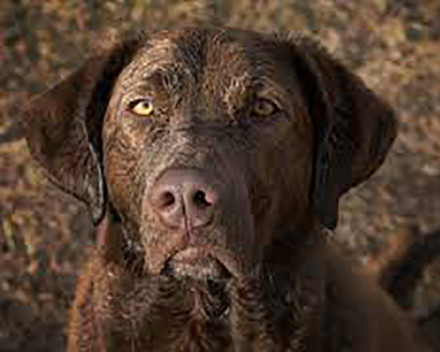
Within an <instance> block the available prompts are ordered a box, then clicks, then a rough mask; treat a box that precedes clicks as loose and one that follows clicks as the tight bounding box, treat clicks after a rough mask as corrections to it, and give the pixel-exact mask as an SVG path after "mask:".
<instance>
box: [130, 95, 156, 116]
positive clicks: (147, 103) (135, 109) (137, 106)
mask: <svg viewBox="0 0 440 352" xmlns="http://www.w3.org/2000/svg"><path fill="white" fill-rule="evenodd" d="M128 109H129V110H130V111H131V112H132V113H134V114H136V115H139V116H151V115H152V114H153V111H154V107H153V102H152V101H151V99H138V100H135V101H132V102H131V103H130V104H129V105H128Z"/></svg>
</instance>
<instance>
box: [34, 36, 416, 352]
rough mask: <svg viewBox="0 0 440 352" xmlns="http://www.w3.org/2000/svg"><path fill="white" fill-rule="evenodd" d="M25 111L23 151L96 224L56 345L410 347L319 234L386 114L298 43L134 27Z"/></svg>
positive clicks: (411, 336) (367, 167)
mask: <svg viewBox="0 0 440 352" xmlns="http://www.w3.org/2000/svg"><path fill="white" fill-rule="evenodd" d="M26 120H27V128H28V129H27V139H28V144H29V147H30V151H31V153H32V155H33V157H34V158H35V159H36V160H37V162H38V163H39V164H40V165H41V166H42V167H43V169H45V170H46V172H47V174H48V176H49V177H50V178H51V179H52V180H53V181H54V182H55V183H56V184H57V185H59V186H60V187H61V188H62V189H63V190H65V191H67V192H69V193H71V194H73V195H74V196H76V197H77V198H78V199H80V200H82V201H84V202H85V203H86V204H87V205H88V206H89V209H90V212H91V215H92V218H93V221H94V223H95V224H96V226H97V245H96V249H95V252H94V255H92V256H91V258H90V259H89V261H88V264H87V265H86V268H85V270H84V273H83V275H82V276H81V277H80V279H79V283H78V287H77V292H76V299H75V302H74V304H73V308H72V311H71V316H70V322H69V328H68V334H69V338H68V350H69V351H366V352H367V351H369V352H376V351H386V352H389V351H399V352H403V351H424V350H425V349H424V347H422V345H419V342H418V338H417V337H416V336H415V332H414V331H413V327H412V326H411V325H410V324H409V323H408V322H407V321H406V318H405V317H404V316H403V314H402V313H401V312H400V311H399V310H398V309H397V308H396V307H395V306H394V304H393V303H392V302H391V300H390V299H389V298H388V297H387V296H386V294H385V293H383V292H382V291H381V290H380V289H379V288H377V287H376V286H375V285H374V284H373V283H371V282H370V281H369V280H368V279H367V278H366V277H363V276H362V275H361V274H358V273H356V272H355V270H352V268H351V264H350V263H349V262H346V261H344V260H343V259H342V258H341V256H340V255H339V254H338V252H337V250H336V249H335V248H334V246H333V245H332V244H331V243H330V241H329V239H328V238H327V232H326V230H325V228H328V229H333V228H334V227H335V226H336V223H337V218H338V201H339V198H340V197H341V195H342V194H344V193H345V192H346V191H347V190H348V189H350V188H351V187H353V186H355V185H357V184H358V183H360V182H362V181H364V180H365V179H367V178H368V177H369V176H370V175H371V174H372V173H373V172H374V171H375V170H376V169H377V168H378V167H379V166H380V165H381V163H382V162H383V160H384V157H385V154H386V153H387V151H388V149H389V147H390V145H391V144H392V141H393V139H394V137H395V134H396V122H395V119H394V116H393V113H392V111H391V110H390V108H389V107H388V106H387V105H386V104H385V103H384V102H383V101H382V100H380V99H379V98H378V97H377V96H375V95H374V94H373V93H372V92H371V91H370V90H369V89H367V88H366V87H365V85H364V84H363V83H362V82H361V81H360V80H359V78H357V77H356V76H355V75H354V74H352V73H350V72H349V71H348V70H347V69H346V68H344V67H343V66H342V65H341V64H340V63H338V61H336V60H335V59H333V58H332V57H331V56H330V55H329V54H328V53H327V52H326V51H325V50H324V49H322V48H321V47H320V46H319V45H317V44H316V43H315V42H314V41H313V40H311V39H308V38H306V37H303V36H300V35H294V34H286V35H283V34H258V33H254V32H250V31H242V30H232V29H222V28H186V29H180V30H170V31H160V32H158V33H155V34H151V35H147V34H145V35H137V36H135V37H132V38H131V39H127V40H123V41H121V42H119V43H118V44H115V45H113V46H112V47H111V48H109V49H108V50H103V52H102V53H100V54H98V55H96V56H95V57H93V58H91V59H90V60H89V61H87V62H86V63H85V65H84V66H83V67H82V68H81V69H79V70H78V71H76V72H74V73H73V74H72V75H71V76H70V77H68V78H67V79H65V80H63V81H62V82H61V83H60V84H58V85H57V86H55V87H54V88H53V89H52V90H50V91H49V92H47V93H45V94H44V95H42V96H41V97H38V98H37V99H35V100H34V101H32V102H31V104H30V107H29V109H28V111H27V114H26Z"/></svg>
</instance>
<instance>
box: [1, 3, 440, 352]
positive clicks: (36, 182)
mask: <svg viewBox="0 0 440 352" xmlns="http://www.w3.org/2000/svg"><path fill="white" fill-rule="evenodd" d="M184 23H208V24H226V25H229V26H234V27H242V28H251V29H258V30H264V31H267V30H300V31H304V32H307V33H309V34H311V35H313V36H315V37H317V38H318V39H319V40H321V41H322V43H323V44H324V45H325V46H326V47H327V48H328V49H329V50H330V51H331V52H332V53H334V55H335V56H337V57H339V58H340V59H341V60H342V61H343V62H345V63H346V64H347V65H348V66H349V67H351V68H352V69H353V70H355V71H356V72H357V73H358V74H359V75H360V76H361V77H362V78H363V79H364V80H365V81H366V82H367V84H368V85H369V86H370V87H371V88H373V89H374V90H375V91H377V92H378V93H379V94H381V95H382V96H384V97H385V98H386V99H387V100H388V101H389V102H390V103H391V104H392V105H393V106H394V107H395V109H396V111H397V113H398V116H399V120H400V134H399V137H398V139H397V141H396V143H395V144H394V146H393V149H392V152H391V154H390V156H389V158H388V159H387V161H386V163H385V165H384V166H383V167H382V168H381V170H380V171H379V172H378V173H377V174H376V175H375V176H374V177H373V178H371V179H370V180H369V181H368V182H367V183H365V184H364V185H362V186H360V187H358V188H357V189H355V190H353V191H351V192H350V193H349V194H348V195H347V196H345V198H344V199H343V201H342V209H341V219H340V224H339V227H338V229H337V231H335V233H334V234H333V238H334V239H335V241H339V242H340V243H341V244H343V246H344V247H345V248H346V250H347V252H348V253H349V254H351V255H353V257H354V258H355V259H357V260H359V261H360V262H361V263H363V264H364V265H365V267H366V268H367V270H368V271H369V272H370V273H371V275H374V276H375V277H376V278H377V280H378V281H379V282H380V283H381V284H382V285H383V286H384V288H385V289H387V290H389V291H390V292H391V293H392V294H393V295H394V297H395V299H396V300H397V301H398V302H399V304H401V305H402V306H403V307H404V308H405V309H407V310H408V313H409V314H411V315H412V316H413V317H414V318H415V319H417V320H418V322H419V324H420V325H421V327H422V328H423V330H424V332H425V333H426V335H427V337H428V338H429V339H431V341H432V344H433V346H437V347H436V348H437V350H439V351H440V259H435V258H436V255H437V254H438V253H440V1H439V0H361V1H345V0H313V1H312V0H310V1H307V0H266V1H264V0H258V1H253V0H229V1H221V0H205V1H204V0H198V1H165V0H131V1H130V0H111V1H98V0H1V1H0V65H1V66H0V351H21V352H26V351H33V352H38V351H62V350H64V344H65V326H66V319H67V311H68V307H69V304H70V302H71V300H72V297H73V290H74V286H75V278H76V275H77V273H78V268H79V266H80V264H81V262H82V261H83V258H84V255H85V253H86V252H87V251H88V249H89V248H90V245H91V244H93V241H94V238H93V228H92V226H91V224H90V221H89V219H88V216H87V212H86V210H85V208H84V207H83V206H82V205H81V204H78V202H77V201H75V200H74V199H72V198H70V197H69V196H66V195H64V194H62V193H61V192H59V191H58V190H57V189H55V188H54V187H53V186H51V185H49V184H48V183H47V182H46V181H45V180H44V178H43V177H42V176H41V173H40V171H39V170H38V168H36V166H35V165H34V164H33V163H32V162H31V159H30V156H29V153H28V151H27V149H26V145H25V142H24V140H23V138H22V134H21V132H20V129H19V127H18V125H17V124H16V122H17V119H18V114H17V112H18V111H19V109H20V107H21V106H23V105H25V104H26V102H27V101H28V100H29V98H30V97H31V96H32V95H34V94H36V93H39V92H42V91H44V90H45V89H46V88H48V87H50V86H51V85H53V84H54V83H55V82H57V81H58V80H60V79H61V78H63V77H65V76H66V75H68V74H69V72H71V71H72V70H73V69H75V68H77V67H79V66H80V64H81V62H82V61H83V60H84V59H85V57H87V56H88V55H91V54H93V51H95V50H96V48H97V47H99V45H100V38H102V36H103V34H102V32H105V35H106V36H107V35H112V34H113V33H116V32H120V31H122V30H127V29H136V28H143V29H147V30H155V29H159V28H164V27H170V26H175V25H182V24H184ZM439 257H440V256H439V255H437V258H439Z"/></svg>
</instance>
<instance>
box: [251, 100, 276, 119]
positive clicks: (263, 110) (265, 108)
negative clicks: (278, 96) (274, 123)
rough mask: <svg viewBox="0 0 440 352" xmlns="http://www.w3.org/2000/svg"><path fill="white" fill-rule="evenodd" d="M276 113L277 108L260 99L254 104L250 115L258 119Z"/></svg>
mask: <svg viewBox="0 0 440 352" xmlns="http://www.w3.org/2000/svg"><path fill="white" fill-rule="evenodd" d="M277 111H278V107H277V106H276V105H275V104H274V103H273V102H271V101H270V100H268V99H264V98H260V99H257V101H256V102H255V103H254V106H253V107H252V113H253V114H254V115H256V116H259V117H266V116H270V115H273V114H274V113H275V112H277Z"/></svg>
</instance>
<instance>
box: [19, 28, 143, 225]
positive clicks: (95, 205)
mask: <svg viewBox="0 0 440 352" xmlns="http://www.w3.org/2000/svg"><path fill="white" fill-rule="evenodd" d="M142 38H143V37H142V34H139V35H132V36H129V37H127V38H124V39H122V40H118V41H117V42H114V43H111V46H109V47H108V48H106V49H103V50H101V51H100V52H99V53H96V54H95V55H94V56H93V57H92V58H91V59H89V60H88V61H86V63H85V64H84V65H83V66H82V67H80V68H79V69H78V70H76V71H75V72H73V73H72V74H71V75H70V76H68V77H67V78H65V79H64V80H62V81H61V82H60V83H58V84H57V85H56V86H55V87H53V88H51V89H50V90H48V91H47V92H45V93H43V94H42V95H40V96H37V97H36V98H34V99H33V100H31V102H30V103H29V104H28V106H27V107H26V110H25V111H23V115H24V116H23V125H24V129H25V133H26V139H27V142H28V146H29V150H30V152H31V154H32V156H33V158H34V159H35V160H36V161H37V162H38V163H39V165H40V166H41V167H42V168H43V170H44V171H45V174H46V175H47V176H48V178H49V179H50V180H51V181H52V182H54V183H55V184H56V185H57V186H59V187H60V188H61V189H63V190H64V191H66V192H68V193H70V194H72V195H73V196H75V197H76V198H78V199H79V200H81V201H83V202H84V203H86V204H87V205H88V208H89V210H90V213H91V215H92V220H93V222H94V223H95V224H96V223H98V222H99V221H100V220H101V219H102V217H103V215H104V212H105V203H106V202H105V192H106V190H105V187H104V180H103V173H102V170H101V161H102V150H101V149H102V145H101V135H102V124H103V118H104V115H105V112H106V110H107V105H108V102H109V99H110V96H111V94H112V91H113V86H114V83H115V81H116V79H117V77H118V75H119V74H120V72H121V70H122V69H123V68H124V67H125V65H126V64H127V63H128V62H129V61H130V60H131V58H132V56H133V55H134V54H135V52H136V50H137V48H138V46H139V43H140V42H141V40H142Z"/></svg>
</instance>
